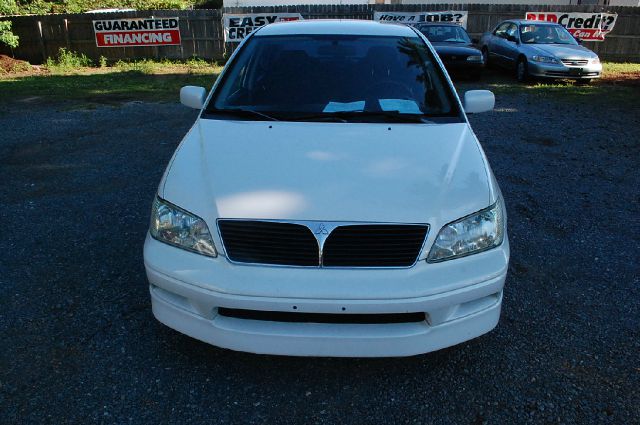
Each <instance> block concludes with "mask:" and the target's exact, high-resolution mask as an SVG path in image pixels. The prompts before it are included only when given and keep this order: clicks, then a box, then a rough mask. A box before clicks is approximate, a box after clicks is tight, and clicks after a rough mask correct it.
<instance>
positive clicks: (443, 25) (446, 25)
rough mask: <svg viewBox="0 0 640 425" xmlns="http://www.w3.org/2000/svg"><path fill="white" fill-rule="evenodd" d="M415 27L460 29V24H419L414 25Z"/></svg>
mask: <svg viewBox="0 0 640 425" xmlns="http://www.w3.org/2000/svg"><path fill="white" fill-rule="evenodd" d="M416 27H460V28H462V29H464V28H463V27H462V25H460V24H456V23H455V22H420V23H418V24H416Z"/></svg>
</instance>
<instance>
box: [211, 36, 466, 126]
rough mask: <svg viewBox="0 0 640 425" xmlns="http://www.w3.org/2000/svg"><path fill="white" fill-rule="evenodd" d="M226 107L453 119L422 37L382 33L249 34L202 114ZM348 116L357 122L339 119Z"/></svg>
mask: <svg viewBox="0 0 640 425" xmlns="http://www.w3.org/2000/svg"><path fill="white" fill-rule="evenodd" d="M234 110H244V111H247V110H249V111H251V112H254V113H256V114H257V113H259V114H263V115H268V116H270V117H273V118H276V119H284V120H287V119H297V118H300V117H304V116H309V115H317V114H337V113H341V114H345V113H354V114H355V113H358V112H360V113H362V114H361V116H363V117H364V116H369V115H372V113H381V112H392V113H395V114H400V115H404V114H407V115H415V114H419V115H421V116H428V117H442V116H451V117H459V116H460V111H459V110H458V106H457V102H456V101H455V97H454V95H453V93H452V90H451V88H450V86H449V85H448V83H447V80H446V79H445V77H444V75H443V73H442V70H441V69H440V67H439V65H438V64H437V62H436V61H435V60H434V58H433V56H432V55H431V52H430V50H429V49H428V48H427V47H426V44H425V43H424V41H423V40H422V39H421V38H419V37H390V36H384V37H383V36H351V35H287V36H255V37H252V38H251V39H249V40H248V41H247V43H246V44H245V45H244V47H243V48H242V50H241V51H240V52H238V55H237V56H236V58H235V59H234V62H233V63H232V64H230V68H229V70H228V71H227V72H225V75H224V77H223V80H222V81H221V82H220V84H219V87H218V88H217V89H216V93H214V96H213V98H212V101H211V102H210V103H209V106H207V108H206V110H205V112H209V113H217V112H220V111H227V112H229V111H234ZM368 113H369V114H368ZM351 118H354V119H355V120H359V119H360V118H358V117H351V116H349V117H346V118H345V120H350V119H351ZM374 121H375V120H374Z"/></svg>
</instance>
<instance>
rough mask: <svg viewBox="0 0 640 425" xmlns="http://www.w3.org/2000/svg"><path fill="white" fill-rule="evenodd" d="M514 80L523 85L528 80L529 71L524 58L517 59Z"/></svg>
mask: <svg viewBox="0 0 640 425" xmlns="http://www.w3.org/2000/svg"><path fill="white" fill-rule="evenodd" d="M516 78H517V79H518V81H519V82H521V83H525V82H527V80H528V79H529V69H528V66H527V60H526V59H525V58H520V59H518V64H517V65H516Z"/></svg>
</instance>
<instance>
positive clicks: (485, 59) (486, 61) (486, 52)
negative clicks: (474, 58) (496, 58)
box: [482, 47, 491, 67]
mask: <svg viewBox="0 0 640 425" xmlns="http://www.w3.org/2000/svg"><path fill="white" fill-rule="evenodd" d="M482 60H483V62H484V66H486V67H489V66H491V63H490V61H489V49H487V48H486V47H483V48H482Z"/></svg>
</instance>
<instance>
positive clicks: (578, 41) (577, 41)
mask: <svg viewBox="0 0 640 425" xmlns="http://www.w3.org/2000/svg"><path fill="white" fill-rule="evenodd" d="M573 38H574V39H575V40H576V43H578V44H582V39H581V38H578V37H573Z"/></svg>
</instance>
